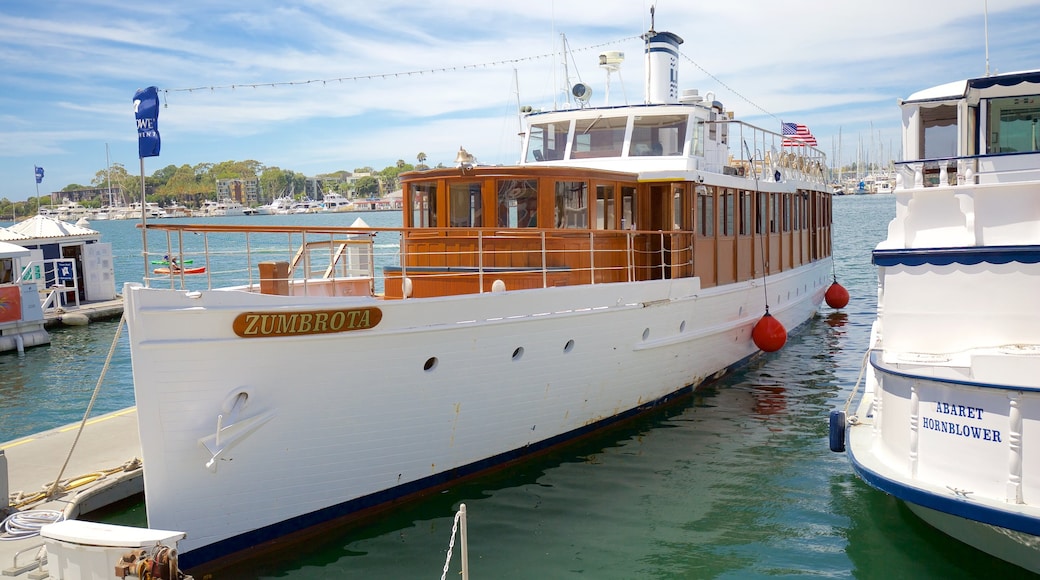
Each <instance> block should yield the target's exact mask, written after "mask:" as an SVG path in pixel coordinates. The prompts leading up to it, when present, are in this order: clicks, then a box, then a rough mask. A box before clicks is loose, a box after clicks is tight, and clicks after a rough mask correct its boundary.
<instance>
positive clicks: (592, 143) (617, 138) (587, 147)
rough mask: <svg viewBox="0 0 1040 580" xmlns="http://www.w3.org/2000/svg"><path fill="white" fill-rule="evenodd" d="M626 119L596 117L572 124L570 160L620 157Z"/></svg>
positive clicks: (626, 123)
mask: <svg viewBox="0 0 1040 580" xmlns="http://www.w3.org/2000/svg"><path fill="white" fill-rule="evenodd" d="M627 125H628V117H602V116H600V117H596V118H595V119H579V120H577V121H575V122H574V139H573V143H571V159H587V158H593V157H620V156H621V146H622V145H623V144H624V143H625V127H626V126H627Z"/></svg>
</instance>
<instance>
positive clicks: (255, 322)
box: [232, 307, 383, 338]
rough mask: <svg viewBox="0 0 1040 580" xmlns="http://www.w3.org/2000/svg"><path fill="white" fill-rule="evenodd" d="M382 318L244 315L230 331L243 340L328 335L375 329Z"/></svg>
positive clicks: (317, 313) (337, 313)
mask: <svg viewBox="0 0 1040 580" xmlns="http://www.w3.org/2000/svg"><path fill="white" fill-rule="evenodd" d="M382 318H383V312H382V311H381V310H379V309H378V308H373V307H370V308H347V309H342V310H305V311H301V312H243V313H242V314H239V315H238V316H236V317H235V321H234V323H233V324H232V329H233V330H234V331H235V334H237V335H239V336H241V337H242V338H267V337H271V336H297V335H303V334H330V333H334V332H347V331H350V330H367V329H369V328H374V327H375V326H376V325H377V324H379V321H380V320H382Z"/></svg>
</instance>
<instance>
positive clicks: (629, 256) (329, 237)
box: [144, 223, 696, 295]
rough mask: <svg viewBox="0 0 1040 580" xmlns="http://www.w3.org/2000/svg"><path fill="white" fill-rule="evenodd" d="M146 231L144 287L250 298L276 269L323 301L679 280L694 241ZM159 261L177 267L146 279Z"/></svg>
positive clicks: (204, 227)
mask: <svg viewBox="0 0 1040 580" xmlns="http://www.w3.org/2000/svg"><path fill="white" fill-rule="evenodd" d="M146 231H147V236H148V243H147V245H146V246H145V247H147V248H148V249H149V252H148V253H147V255H146V256H145V257H144V262H145V266H146V272H145V278H144V279H145V283H146V285H148V286H151V287H170V288H177V289H188V290H204V289H217V288H231V287H234V288H239V289H245V290H249V291H257V292H259V291H260V285H261V284H260V282H261V280H260V275H259V271H260V264H261V263H262V262H285V263H287V264H288V270H287V272H286V275H285V279H284V281H286V282H288V283H289V284H290V286H293V287H294V289H293V292H294V293H301V294H313V293H324V292H325V290H322V289H321V288H323V287H324V286H327V281H328V280H341V281H342V280H355V281H359V280H367V281H369V282H370V291H371V293H373V294H382V293H383V292H384V290H385V288H384V282H385V281H386V280H392V279H399V280H400V281H401V282H400V283H401V284H403V283H404V282H403V281H404V280H405V279H408V278H416V279H418V278H419V277H421V278H422V279H423V280H434V279H442V280H445V279H453V280H456V281H459V280H466V279H468V280H469V282H468V284H470V285H471V286H472V287H473V288H474V291H475V292H484V291H490V290H491V288H492V285H493V283H494V281H495V280H504V281H505V283H506V284H507V287H509V288H516V287H518V286H516V285H515V284H516V283H519V279H520V278H523V279H524V281H523V282H522V284H524V286H522V287H530V286H529V284H530V280H531V278H532V277H536V278H538V279H539V280H540V282H539V283H538V285H539V286H542V287H544V286H552V285H558V284H561V283H567V284H597V283H604V282H618V281H630V280H636V279H652V278H664V277H671V276H676V277H678V276H689V275H692V272H693V268H692V266H693V255H694V251H693V244H694V240H695V239H696V237H695V236H694V233H693V232H689V231H639V230H626V231H616V230H611V231H605V230H573V229H570V230H567V229H565V230H557V229H529V230H501V229H496V228H484V229H482V228H465V229H460V228H428V229H422V230H414V229H413V230H408V233H407V234H406V235H405V234H404V232H405V230H404V229H402V228H378V227H373V228H353V227H336V226H315V227H311V226H263V225H260V226H253V225H220V224H170V223H154V224H152V223H149V224H147V226H146ZM402 239H403V240H404V241H403V244H402ZM402 255H404V256H406V258H405V259H404V260H403V261H402ZM167 256H172V257H174V258H176V260H177V262H178V263H179V264H180V265H181V266H182V269H181V270H180V271H175V272H174V273H172V274H166V273H156V270H159V269H162V268H166V267H167V265H166V264H163V262H164V261H165V260H164V258H165V257H167ZM200 267H204V268H205V270H204V271H202V272H201V273H197V274H191V273H189V272H190V271H191V270H192V269H198V268H200ZM564 274H566V275H564ZM563 278H566V280H565V281H564V280H563ZM511 283H512V284H513V285H512V286H509V285H510V284H511ZM355 290H356V289H355ZM402 290H403V289H402ZM405 295H407V294H405Z"/></svg>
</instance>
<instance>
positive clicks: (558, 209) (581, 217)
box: [553, 181, 589, 229]
mask: <svg viewBox="0 0 1040 580" xmlns="http://www.w3.org/2000/svg"><path fill="white" fill-rule="evenodd" d="M553 221H554V223H555V226H556V227H558V228H569V229H586V228H588V227H589V184H588V183H585V182H584V181H557V182H556V196H555V203H554V204H553Z"/></svg>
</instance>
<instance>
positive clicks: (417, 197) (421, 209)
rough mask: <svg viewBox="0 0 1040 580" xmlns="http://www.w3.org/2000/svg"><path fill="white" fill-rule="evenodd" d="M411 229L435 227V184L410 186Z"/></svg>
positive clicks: (427, 183)
mask: <svg viewBox="0 0 1040 580" xmlns="http://www.w3.org/2000/svg"><path fill="white" fill-rule="evenodd" d="M411 204H412V227H416V228H432V227H436V226H437V184H436V183H433V182H426V183H415V184H413V185H412V199H411Z"/></svg>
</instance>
